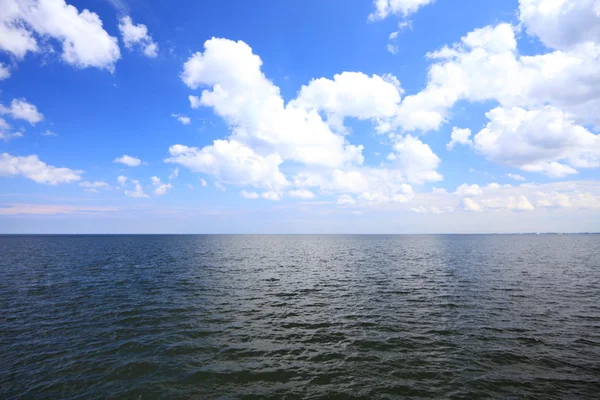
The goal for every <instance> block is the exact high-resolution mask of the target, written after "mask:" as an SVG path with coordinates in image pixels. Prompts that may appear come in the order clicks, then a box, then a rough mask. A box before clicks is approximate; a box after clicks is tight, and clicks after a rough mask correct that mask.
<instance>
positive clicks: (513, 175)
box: [506, 174, 525, 181]
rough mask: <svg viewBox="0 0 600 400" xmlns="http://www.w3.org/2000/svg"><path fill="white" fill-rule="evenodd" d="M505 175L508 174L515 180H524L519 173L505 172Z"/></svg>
mask: <svg viewBox="0 0 600 400" xmlns="http://www.w3.org/2000/svg"><path fill="white" fill-rule="evenodd" d="M506 176H508V177H509V178H511V179H514V180H515V181H524V180H525V178H523V177H522V176H521V175H519V174H506Z"/></svg>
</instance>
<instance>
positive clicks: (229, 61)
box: [181, 38, 363, 167]
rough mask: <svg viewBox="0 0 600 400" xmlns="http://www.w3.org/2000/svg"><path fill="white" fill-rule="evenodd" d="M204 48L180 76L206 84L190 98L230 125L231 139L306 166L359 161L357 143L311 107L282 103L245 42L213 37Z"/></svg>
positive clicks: (187, 81) (194, 84)
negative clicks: (196, 95) (340, 132)
mask: <svg viewBox="0 0 600 400" xmlns="http://www.w3.org/2000/svg"><path fill="white" fill-rule="evenodd" d="M204 47H205V51H204V53H200V52H198V53H195V54H193V55H192V56H191V57H190V58H189V59H188V60H187V61H186V62H185V64H184V69H183V72H182V74H181V78H182V80H183V81H184V82H185V84H186V85H188V86H189V87H190V88H192V89H196V88H198V87H200V86H204V87H206V86H208V87H211V89H205V90H203V91H202V95H201V96H200V98H195V97H193V98H191V100H190V101H191V103H192V105H202V106H205V107H212V108H213V110H214V112H215V113H216V114H217V115H219V116H221V117H222V118H223V119H224V120H225V121H226V122H227V123H228V125H229V126H230V128H231V130H232V139H235V140H236V141H238V142H240V143H246V144H249V143H252V147H257V146H260V147H261V148H262V149H263V150H262V152H263V153H265V154H267V153H271V154H273V153H277V154H278V155H279V156H280V157H281V158H282V159H286V160H287V159H289V160H294V161H297V162H301V163H304V164H309V165H324V166H328V167H337V166H341V165H343V164H347V163H362V161H363V157H362V154H361V152H362V146H353V145H350V144H349V143H347V141H346V139H345V138H344V136H343V135H337V134H335V133H334V132H332V131H331V129H330V128H329V126H328V124H327V123H325V122H324V121H323V119H322V118H321V116H320V115H319V113H318V112H317V111H316V110H307V109H305V108H302V107H299V106H295V105H294V104H293V102H290V104H288V105H287V106H286V105H285V104H284V101H283V99H282V98H281V95H280V93H279V88H278V87H277V86H275V85H273V83H272V82H271V81H269V80H268V79H267V78H266V77H265V76H264V74H263V73H262V71H261V65H262V60H261V59H260V57H258V56H257V55H255V54H253V53H252V49H251V48H250V47H249V46H248V45H247V44H246V43H244V42H242V41H238V42H234V41H231V40H227V39H217V38H213V39H211V40H208V41H206V43H205V44H204Z"/></svg>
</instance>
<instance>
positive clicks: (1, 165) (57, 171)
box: [0, 153, 83, 185]
mask: <svg viewBox="0 0 600 400" xmlns="http://www.w3.org/2000/svg"><path fill="white" fill-rule="evenodd" d="M82 174H83V171H80V170H72V169H69V168H58V167H54V166H51V165H48V164H46V163H45V162H43V161H41V160H40V159H39V158H38V156H37V155H35V154H34V155H30V156H13V155H11V154H8V153H2V154H0V176H23V177H25V178H28V179H31V180H32V181H35V182H37V183H43V184H48V185H57V184H59V183H69V182H73V181H78V180H80V179H81V175H82Z"/></svg>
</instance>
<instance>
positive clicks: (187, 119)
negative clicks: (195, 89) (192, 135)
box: [171, 113, 192, 125]
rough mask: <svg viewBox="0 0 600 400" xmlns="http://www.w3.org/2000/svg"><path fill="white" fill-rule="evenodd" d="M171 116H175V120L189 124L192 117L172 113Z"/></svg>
mask: <svg viewBox="0 0 600 400" xmlns="http://www.w3.org/2000/svg"><path fill="white" fill-rule="evenodd" d="M171 117H173V118H177V121H179V122H181V123H182V124H183V125H189V124H190V122H192V119H191V118H190V117H186V116H185V115H181V114H176V113H173V114H171Z"/></svg>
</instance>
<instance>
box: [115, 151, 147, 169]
mask: <svg viewBox="0 0 600 400" xmlns="http://www.w3.org/2000/svg"><path fill="white" fill-rule="evenodd" d="M113 162H115V163H119V164H124V165H127V166H129V167H138V166H139V165H141V164H142V160H140V159H139V158H136V157H132V156H128V155H127V154H125V155H123V156H121V157H117V158H115V159H114V160H113Z"/></svg>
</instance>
